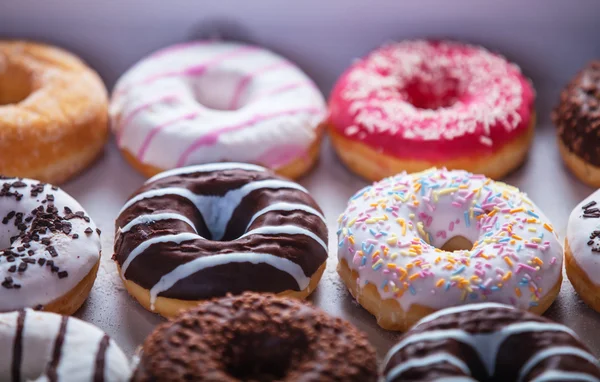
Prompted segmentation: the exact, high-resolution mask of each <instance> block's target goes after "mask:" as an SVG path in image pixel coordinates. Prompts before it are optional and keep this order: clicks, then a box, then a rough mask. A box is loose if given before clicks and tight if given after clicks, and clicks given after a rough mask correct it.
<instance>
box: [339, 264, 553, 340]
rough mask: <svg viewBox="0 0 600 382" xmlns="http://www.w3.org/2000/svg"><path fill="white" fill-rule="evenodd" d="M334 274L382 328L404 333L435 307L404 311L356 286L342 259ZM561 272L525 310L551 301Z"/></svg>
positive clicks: (371, 290)
mask: <svg viewBox="0 0 600 382" xmlns="http://www.w3.org/2000/svg"><path fill="white" fill-rule="evenodd" d="M337 271H338V274H339V275H340V277H341V279H342V281H343V282H344V284H346V287H347V288H348V290H349V291H350V294H351V295H352V296H353V297H354V299H355V300H356V301H358V303H359V304H360V305H361V306H362V307H363V308H364V309H366V310H367V311H368V312H369V313H371V314H372V315H373V316H375V318H376V320H377V324H378V325H379V326H380V327H381V328H382V329H385V330H394V331H401V332H406V331H408V330H409V329H410V328H411V327H412V326H413V325H414V324H416V323H417V322H418V321H419V320H421V319H422V318H423V317H425V316H427V315H429V314H431V313H433V312H435V311H436V309H432V308H429V307H425V306H422V305H419V304H413V305H412V306H411V307H410V309H409V310H408V311H404V310H403V309H402V307H401V306H400V304H399V303H398V302H397V301H396V300H394V299H385V300H384V299H382V298H381V295H380V294H379V292H378V291H377V289H376V287H375V286H374V285H372V284H368V285H366V286H365V287H363V288H359V287H358V285H357V282H356V280H358V272H356V271H354V270H351V269H350V268H349V267H348V263H347V262H346V259H341V260H340V262H339V263H338V269H337ZM562 278H563V276H562V273H561V275H560V277H559V279H558V280H557V282H556V284H555V285H554V286H553V287H552V289H551V290H550V291H549V292H548V293H546V295H544V297H542V298H541V299H540V301H539V305H537V306H534V307H531V308H530V309H528V311H529V312H532V313H535V314H538V315H541V314H542V313H544V312H545V311H546V310H547V309H548V308H549V307H550V305H552V303H553V302H554V300H555V299H556V297H557V296H558V293H559V292H560V287H561V285H562Z"/></svg>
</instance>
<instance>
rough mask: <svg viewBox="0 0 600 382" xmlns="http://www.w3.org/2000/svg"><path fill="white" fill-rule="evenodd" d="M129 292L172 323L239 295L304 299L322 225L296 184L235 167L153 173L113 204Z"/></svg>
mask: <svg viewBox="0 0 600 382" xmlns="http://www.w3.org/2000/svg"><path fill="white" fill-rule="evenodd" d="M114 259H115V260H116V261H117V264H118V268H119V270H120V273H121V277H122V279H123V281H124V282H125V286H126V287H127V290H128V291H129V293H130V294H132V295H133V296H134V297H135V298H136V299H137V300H138V301H139V302H140V303H141V304H142V305H143V306H144V307H145V308H146V309H149V310H151V311H156V312H158V313H160V314H161V315H163V316H167V317H168V316H172V315H174V314H176V313H177V311H178V310H180V309H181V308H186V307H189V306H194V305H197V303H198V301H199V300H205V299H209V298H212V297H218V296H224V295H226V294H227V293H230V292H231V293H234V294H239V293H242V292H244V291H259V292H273V293H278V294H280V295H287V296H292V297H297V298H305V297H306V296H308V295H309V294H310V293H311V292H312V291H313V290H314V289H315V288H316V286H317V284H318V282H319V280H320V278H321V275H322V274H323V271H324V269H325V261H326V260H327V226H326V223H325V218H324V217H323V214H322V212H321V210H320V209H319V206H317V204H316V203H315V201H314V200H313V199H312V197H311V196H310V195H309V194H308V191H307V190H306V189H304V188H303V187H302V186H300V185H299V184H297V183H294V182H291V181H288V180H285V179H283V178H281V177H279V176H276V175H275V174H273V173H272V172H271V171H268V170H267V169H265V168H263V167H260V166H256V165H251V164H243V163H214V164H206V165H197V166H190V167H184V168H180V169H175V170H170V171H166V172H163V173H161V174H159V175H156V176H155V177H153V178H151V179H149V180H148V181H147V182H146V183H145V184H144V186H143V187H142V188H140V189H139V190H138V191H137V192H136V193H135V194H134V195H133V196H132V198H131V199H130V200H129V201H128V202H127V203H126V204H125V205H124V206H123V208H122V209H121V212H120V213H119V217H118V218H117V221H116V239H115V257H114Z"/></svg>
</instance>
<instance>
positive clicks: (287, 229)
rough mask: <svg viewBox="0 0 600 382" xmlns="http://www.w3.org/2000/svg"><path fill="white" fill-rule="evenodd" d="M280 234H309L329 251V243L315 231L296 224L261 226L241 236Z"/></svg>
mask: <svg viewBox="0 0 600 382" xmlns="http://www.w3.org/2000/svg"><path fill="white" fill-rule="evenodd" d="M280 234H285V235H304V236H308V237H310V238H311V239H313V240H314V241H316V242H317V243H319V245H320V246H321V247H323V249H324V250H325V251H327V244H326V243H325V242H324V241H323V240H321V238H320V237H318V236H317V235H315V234H314V233H312V232H310V231H309V230H307V229H306V228H301V227H298V226H295V225H280V226H277V227H259V228H256V229H253V230H252V231H248V232H246V233H245V234H243V235H242V236H240V239H241V238H243V237H246V236H250V235H280Z"/></svg>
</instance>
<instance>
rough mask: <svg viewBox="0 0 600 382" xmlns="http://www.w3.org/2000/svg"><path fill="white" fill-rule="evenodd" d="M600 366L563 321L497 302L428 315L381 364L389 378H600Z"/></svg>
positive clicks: (444, 310) (589, 379)
mask: <svg viewBox="0 0 600 382" xmlns="http://www.w3.org/2000/svg"><path fill="white" fill-rule="evenodd" d="M599 366H600V364H599V362H598V360H597V358H596V357H595V356H593V355H592V354H591V353H590V352H589V350H588V349H587V348H586V347H585V346H584V345H583V344H582V343H581V342H580V341H579V339H578V338H577V336H576V335H575V333H574V332H573V331H572V330H571V329H569V328H568V327H566V326H564V325H560V324H557V323H554V322H552V321H550V320H548V319H545V318H543V317H539V316H537V315H534V314H531V313H528V312H525V311H521V310H516V309H514V308H513V307H511V306H507V305H502V304H496V303H479V304H470V305H465V306H460V307H455V308H448V309H443V310H441V311H438V312H436V313H434V314H432V315H430V316H426V317H425V318H424V319H423V320H421V321H420V322H419V323H417V324H416V325H415V326H414V327H413V328H412V329H411V330H410V331H409V332H408V333H407V334H405V335H404V336H403V337H402V338H401V339H400V342H399V343H398V344H396V345H395V346H393V347H392V348H391V349H390V351H389V352H388V354H387V356H386V357H385V359H384V361H383V363H382V370H383V375H384V380H385V381H389V382H392V381H406V380H410V381H432V380H435V381H438V380H442V381H446V380H457V381H458V380H462V381H476V380H477V381H487V380H494V381H517V382H521V381H596V382H597V381H600V367H599Z"/></svg>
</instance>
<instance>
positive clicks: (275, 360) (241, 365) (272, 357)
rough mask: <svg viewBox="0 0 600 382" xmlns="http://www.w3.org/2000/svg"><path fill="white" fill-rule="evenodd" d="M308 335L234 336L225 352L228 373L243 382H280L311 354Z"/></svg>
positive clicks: (283, 333)
mask: <svg viewBox="0 0 600 382" xmlns="http://www.w3.org/2000/svg"><path fill="white" fill-rule="evenodd" d="M308 344H309V343H308V339H307V337H306V335H305V334H304V333H302V332H300V331H297V330H291V331H289V330H281V332H276V333H275V332H271V331H269V332H267V333H261V332H257V333H235V334H234V335H233V336H232V337H231V338H230V340H229V343H228V346H226V348H225V350H224V352H223V360H224V361H225V370H226V372H227V373H228V374H229V375H231V376H232V377H234V378H235V379H238V380H241V381H264V382H267V381H278V380H282V379H284V378H285V376H286V375H287V374H288V373H289V370H290V367H291V365H292V360H295V361H298V360H299V359H302V358H303V355H304V354H306V353H307V351H308V347H309V346H308Z"/></svg>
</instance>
